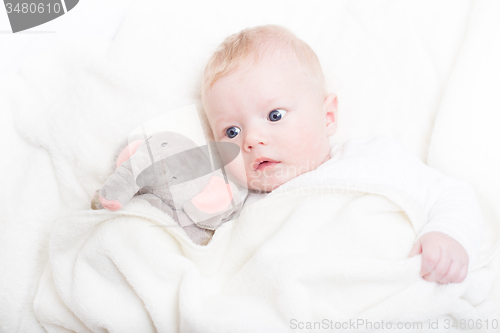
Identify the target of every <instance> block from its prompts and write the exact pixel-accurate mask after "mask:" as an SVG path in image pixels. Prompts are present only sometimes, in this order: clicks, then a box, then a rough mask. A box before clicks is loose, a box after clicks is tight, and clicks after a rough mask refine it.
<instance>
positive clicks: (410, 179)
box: [390, 140, 484, 267]
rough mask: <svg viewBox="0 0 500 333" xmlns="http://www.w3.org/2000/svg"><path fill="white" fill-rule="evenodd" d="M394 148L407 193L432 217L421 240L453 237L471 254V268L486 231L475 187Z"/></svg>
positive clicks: (395, 143)
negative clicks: (441, 235) (432, 235)
mask: <svg viewBox="0 0 500 333" xmlns="http://www.w3.org/2000/svg"><path fill="white" fill-rule="evenodd" d="M390 141H392V140H390ZM391 145H392V146H393V148H392V152H393V153H394V154H395V155H396V156H395V159H396V160H398V161H399V168H400V170H401V174H400V179H401V180H400V181H401V183H400V184H401V186H402V187H403V190H404V191H406V192H407V193H408V194H410V195H412V196H413V197H414V198H416V199H417V200H418V202H420V204H421V205H422V206H423V208H424V211H425V212H426V214H427V216H428V221H429V222H428V223H427V224H426V225H425V226H424V227H423V229H422V232H421V233H420V234H419V235H418V238H420V237H421V236H422V235H424V234H426V233H428V232H431V231H439V232H442V233H444V234H446V235H448V236H450V237H452V238H453V239H455V240H456V241H457V242H459V243H460V244H461V245H462V246H463V247H464V248H465V250H466V251H467V254H468V255H469V267H471V266H472V262H473V261H475V259H476V256H477V255H478V253H479V250H480V246H481V242H482V238H483V227H484V225H483V224H484V222H483V217H482V213H481V208H480V207H479V203H478V201H477V198H476V194H475V192H474V189H473V187H472V186H471V185H469V184H468V183H466V182H464V181H462V180H458V179H455V178H452V177H449V176H446V175H444V174H443V173H441V172H440V171H438V170H436V169H433V168H431V167H429V166H427V165H426V164H424V163H423V162H422V161H421V160H420V159H419V158H418V157H417V156H415V155H414V154H413V153H412V152H411V151H409V150H408V149H406V148H405V147H404V146H403V145H402V144H400V143H398V142H396V141H392V143H391Z"/></svg>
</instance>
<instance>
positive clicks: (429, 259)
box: [420, 248, 441, 276]
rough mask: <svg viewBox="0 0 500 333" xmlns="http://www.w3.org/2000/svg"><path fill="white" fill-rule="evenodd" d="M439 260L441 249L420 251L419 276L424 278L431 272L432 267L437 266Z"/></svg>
mask: <svg viewBox="0 0 500 333" xmlns="http://www.w3.org/2000/svg"><path fill="white" fill-rule="evenodd" d="M440 259H441V249H440V248H435V249H433V250H427V249H424V251H422V268H421V269H420V275H421V276H425V275H427V274H429V273H430V272H432V270H433V269H434V267H435V266H436V265H437V264H438V262H439V260H440Z"/></svg>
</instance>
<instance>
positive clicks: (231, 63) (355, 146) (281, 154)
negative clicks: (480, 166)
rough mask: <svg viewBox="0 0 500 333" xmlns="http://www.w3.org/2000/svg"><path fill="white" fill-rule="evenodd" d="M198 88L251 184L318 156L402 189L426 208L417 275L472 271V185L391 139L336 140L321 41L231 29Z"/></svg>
mask: <svg viewBox="0 0 500 333" xmlns="http://www.w3.org/2000/svg"><path fill="white" fill-rule="evenodd" d="M201 95H202V96H201V97H202V103H203V107H204V110H205V113H206V116H207V119H208V122H209V124H210V127H211V129H212V132H213V135H214V139H215V141H222V142H232V143H236V144H237V145H238V146H239V147H240V149H241V153H242V157H243V159H242V161H243V162H242V163H243V164H244V165H240V166H238V167H236V168H233V170H234V169H236V170H240V171H239V174H238V171H236V172H233V173H234V174H233V175H234V176H235V178H236V179H238V180H240V181H245V182H246V185H247V187H248V188H249V189H250V190H252V191H253V192H254V193H267V192H270V191H273V190H274V189H276V188H277V187H279V186H280V185H282V184H284V183H286V182H288V181H290V180H291V179H293V178H295V177H297V176H299V175H301V174H303V173H306V172H311V171H313V170H315V169H317V168H318V167H319V166H320V165H321V168H322V169H323V168H324V167H328V168H331V172H332V174H333V173H335V175H338V178H339V181H343V182H344V183H345V182H350V183H360V182H363V181H364V182H368V183H372V184H379V185H384V186H389V187H392V188H395V189H398V190H402V191H404V192H405V193H407V194H409V195H410V196H412V197H413V198H415V199H416V200H418V202H419V203H420V204H421V205H422V207H423V208H424V209H425V211H426V213H427V214H428V217H429V222H428V223H427V224H426V225H425V227H424V229H423V231H422V232H421V234H420V235H419V236H418V238H417V241H416V242H415V244H414V246H413V249H412V250H411V252H410V254H409V255H410V256H414V255H416V254H420V253H421V254H422V267H421V271H420V275H421V276H423V278H424V279H426V280H427V281H437V282H439V283H450V282H462V281H463V280H464V279H465V277H466V276H467V273H468V266H469V261H470V260H473V259H474V257H475V256H476V255H477V252H478V250H479V245H480V243H481V238H482V218H481V213H480V209H479V206H478V203H477V200H476V198H475V194H474V191H473V189H472V187H471V186H469V185H468V184H466V183H464V182H462V181H459V180H455V179H452V178H450V177H447V176H444V175H443V174H441V173H440V172H438V171H437V170H434V169H432V168H430V167H428V166H426V165H425V164H424V163H422V162H421V161H420V160H419V159H418V158H417V157H416V156H414V155H413V154H411V153H410V152H408V151H407V150H405V149H404V148H403V146H402V145H400V144H398V143H397V142H395V141H392V140H389V139H374V140H350V141H348V142H346V143H343V144H332V145H330V143H329V137H330V136H332V135H333V134H335V132H336V129H337V126H338V118H337V103H338V102H337V96H336V95H335V94H334V93H330V94H329V93H327V89H326V84H325V79H324V76H323V72H322V69H321V65H320V63H319V61H318V58H317V56H316V54H315V53H314V51H313V50H312V49H311V48H310V47H309V46H308V45H307V44H306V43H305V42H303V41H302V40H300V39H298V38H297V37H296V36H295V35H294V34H293V33H291V32H290V31H289V30H287V29H285V28H283V27H280V26H275V25H267V26H260V27H255V28H249V29H245V30H243V31H241V32H239V33H238V34H234V35H231V36H229V37H228V38H226V40H225V41H224V42H223V43H222V44H221V45H220V46H219V48H218V49H217V50H216V52H215V53H214V54H213V56H212V57H211V58H210V60H209V62H208V64H207V67H206V69H205V73H204V78H203V83H202V92H201ZM329 172H330V171H329Z"/></svg>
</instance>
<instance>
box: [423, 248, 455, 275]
mask: <svg viewBox="0 0 500 333" xmlns="http://www.w3.org/2000/svg"><path fill="white" fill-rule="evenodd" d="M450 263H451V260H450V258H449V257H447V256H445V254H444V253H441V258H440V259H439V262H438V263H437V264H436V265H435V266H434V268H433V269H432V271H431V272H430V273H429V274H427V275H425V276H424V279H426V280H427V281H438V282H439V281H440V280H441V279H442V278H443V276H445V275H446V273H447V272H448V270H449V268H450Z"/></svg>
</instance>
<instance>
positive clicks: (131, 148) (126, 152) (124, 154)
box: [116, 140, 144, 169]
mask: <svg viewBox="0 0 500 333" xmlns="http://www.w3.org/2000/svg"><path fill="white" fill-rule="evenodd" d="M143 142H144V140H135V141H132V142H131V143H130V144H129V145H128V146H126V147H125V148H123V150H122V151H121V152H120V154H119V155H118V158H117V159H116V168H117V169H118V168H119V167H120V165H121V164H122V163H123V162H125V161H126V160H128V159H129V158H130V157H131V156H132V155H134V154H135V152H136V151H137V148H139V146H140V145H141V144H142V143H143Z"/></svg>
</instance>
